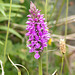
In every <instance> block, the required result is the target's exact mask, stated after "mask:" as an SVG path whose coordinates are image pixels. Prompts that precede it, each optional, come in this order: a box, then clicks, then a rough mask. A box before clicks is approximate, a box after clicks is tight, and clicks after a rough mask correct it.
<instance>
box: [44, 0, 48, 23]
mask: <svg viewBox="0 0 75 75" xmlns="http://www.w3.org/2000/svg"><path fill="white" fill-rule="evenodd" d="M47 2H48V1H47V0H46V4H45V21H46V22H47Z"/></svg>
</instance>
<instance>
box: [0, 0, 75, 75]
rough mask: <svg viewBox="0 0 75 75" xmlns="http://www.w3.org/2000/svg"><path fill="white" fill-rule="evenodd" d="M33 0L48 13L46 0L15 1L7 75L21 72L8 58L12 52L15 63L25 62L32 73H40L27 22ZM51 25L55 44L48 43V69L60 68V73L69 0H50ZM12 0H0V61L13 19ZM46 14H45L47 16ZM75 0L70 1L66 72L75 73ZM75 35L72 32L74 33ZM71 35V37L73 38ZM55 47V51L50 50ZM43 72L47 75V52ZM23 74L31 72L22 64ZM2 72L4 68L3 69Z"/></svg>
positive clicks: (6, 63)
mask: <svg viewBox="0 0 75 75" xmlns="http://www.w3.org/2000/svg"><path fill="white" fill-rule="evenodd" d="M30 1H33V3H34V4H35V5H36V7H37V8H38V9H39V10H41V14H45V3H46V2H45V0H12V2H13V4H12V8H11V22H10V28H9V37H8V42H7V49H6V54H7V55H6V61H5V75H17V70H16V69H15V68H14V66H13V65H12V64H11V63H10V61H9V60H8V57H7V56H8V54H9V56H10V58H11V59H12V61H13V62H14V63H15V64H22V65H24V66H25V67H26V68H27V69H28V71H29V73H30V75H38V60H36V59H35V58H34V53H29V48H27V39H28V38H27V37H26V36H25V33H26V29H25V28H26V21H27V20H28V19H27V15H28V14H29V8H30ZM63 1H64V2H63ZM47 6H48V7H47V24H48V27H49V32H50V33H51V35H52V36H51V38H52V43H51V45H48V56H49V58H48V59H49V60H48V64H49V65H48V67H49V69H48V72H49V75H51V74H52V73H53V72H54V71H55V70H56V69H57V73H58V75H59V72H60V66H61V53H60V50H59V38H60V37H62V36H64V31H65V17H66V0H48V4H47ZM9 8H10V0H0V60H2V61H3V59H4V57H3V55H4V43H5V39H6V38H5V37H6V31H7V25H8V18H9ZM44 17H45V16H44ZM74 22H75V0H69V10H68V30H67V31H68V36H67V53H66V57H67V61H68V65H67V63H66V61H64V68H63V75H75V23H74ZM71 34H72V35H71ZM69 37H70V38H69ZM50 50H53V51H50ZM42 63H43V64H42V65H43V75H46V51H45V49H44V52H43V56H42ZM19 69H20V70H21V72H22V75H27V72H26V71H25V70H24V69H23V68H21V67H19ZM0 73H1V70H0Z"/></svg>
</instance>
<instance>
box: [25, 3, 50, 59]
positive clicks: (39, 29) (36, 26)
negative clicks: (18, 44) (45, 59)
mask: <svg viewBox="0 0 75 75" xmlns="http://www.w3.org/2000/svg"><path fill="white" fill-rule="evenodd" d="M29 12H30V14H29V15H27V17H28V20H29V21H27V22H26V23H27V24H28V25H27V28H26V30H28V33H26V36H29V40H28V41H30V44H29V45H28V47H30V51H29V52H30V53H32V52H35V55H34V57H35V58H36V59H38V58H39V57H40V54H39V52H42V51H43V49H44V47H46V46H47V41H48V40H49V38H50V34H49V33H48V27H47V24H46V22H44V20H45V18H43V16H44V15H43V14H40V11H39V10H38V9H36V6H35V5H34V4H33V3H32V2H30V9H29Z"/></svg>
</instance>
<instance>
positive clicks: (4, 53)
mask: <svg viewBox="0 0 75 75" xmlns="http://www.w3.org/2000/svg"><path fill="white" fill-rule="evenodd" d="M11 6H12V0H10V9H9V20H8V29H7V34H6V40H5V47H4V62H3V63H4V64H3V66H5V57H6V47H7V40H8V34H9V26H10V15H11Z"/></svg>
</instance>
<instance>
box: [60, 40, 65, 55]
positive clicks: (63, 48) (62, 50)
mask: <svg viewBox="0 0 75 75" xmlns="http://www.w3.org/2000/svg"><path fill="white" fill-rule="evenodd" d="M60 51H61V53H63V54H64V53H66V45H65V40H64V39H60Z"/></svg>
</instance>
